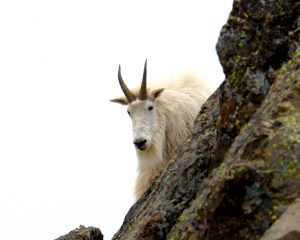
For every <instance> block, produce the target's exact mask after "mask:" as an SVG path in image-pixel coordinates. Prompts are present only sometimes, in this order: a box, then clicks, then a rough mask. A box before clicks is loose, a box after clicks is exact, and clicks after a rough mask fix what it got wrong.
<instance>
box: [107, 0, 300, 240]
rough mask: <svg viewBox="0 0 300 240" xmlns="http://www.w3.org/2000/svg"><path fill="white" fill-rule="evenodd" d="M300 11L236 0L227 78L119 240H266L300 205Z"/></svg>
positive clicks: (221, 44)
mask: <svg viewBox="0 0 300 240" xmlns="http://www.w3.org/2000/svg"><path fill="white" fill-rule="evenodd" d="M299 13H300V1H296V0H262V1H257V0H255V1H254V0H247V1H246V0H236V1H235V2H234V5H233V10H232V12H231V15H230V17H229V19H228V23H227V24H226V25H225V26H224V27H223V29H222V31H221V34H220V37H219V41H218V44H217V52H218V55H219V58H220V62H221V64H222V65H223V69H224V73H225V74H226V79H225V81H224V82H223V84H222V85H221V86H220V88H219V89H218V90H217V91H216V92H215V93H214V94H213V95H212V96H211V97H210V98H209V100H208V101H207V102H206V103H205V104H204V106H203V108H202V110H201V112H200V114H199V116H198V117H197V119H196V123H195V127H194V133H193V135H192V136H191V138H190V139H189V140H188V141H187V142H186V144H185V145H184V146H183V147H182V149H180V151H179V152H178V155H177V156H176V157H175V158H174V159H173V161H171V162H170V164H169V166H168V167H167V169H166V170H165V171H164V172H163V173H162V174H161V176H159V177H158V178H157V179H156V181H155V182H154V183H153V185H152V187H151V188H150V189H149V190H148V191H147V192H146V193H145V194H144V195H143V196H142V197H141V198H140V199H139V201H138V202H137V203H136V204H135V205H133V206H132V208H131V209H130V211H129V212H128V214H127V216H126V217H125V220H124V223H123V225H122V226H121V228H120V230H119V231H118V232H117V233H116V234H115V236H114V238H113V239H174V240H175V239H224V240H226V239H231V240H232V239H260V237H261V236H262V235H263V234H264V232H265V231H266V230H268V229H269V228H270V226H271V225H272V224H273V222H275V221H276V220H277V219H278V218H279V217H280V216H281V214H282V213H283V212H285V210H286V209H287V208H288V206H289V204H291V203H292V202H294V200H295V199H296V198H299V196H300V80H299V79H300V48H299V37H300V30H299V29H300V15H299ZM289 234H290V235H289ZM295 234H297V232H296V233H295V232H294V233H293V232H291V233H287V235H286V236H295Z"/></svg>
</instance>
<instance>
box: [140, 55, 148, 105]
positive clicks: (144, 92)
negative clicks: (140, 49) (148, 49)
mask: <svg viewBox="0 0 300 240" xmlns="http://www.w3.org/2000/svg"><path fill="white" fill-rule="evenodd" d="M139 99H140V100H146V99H147V59H146V61H145V66H144V74H143V80H142V85H141V88H140V93H139Z"/></svg>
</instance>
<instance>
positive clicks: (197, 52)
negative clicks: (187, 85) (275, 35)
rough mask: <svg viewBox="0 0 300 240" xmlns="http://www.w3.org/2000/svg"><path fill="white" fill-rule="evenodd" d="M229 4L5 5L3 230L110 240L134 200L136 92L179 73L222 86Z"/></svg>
mask: <svg viewBox="0 0 300 240" xmlns="http://www.w3.org/2000/svg"><path fill="white" fill-rule="evenodd" d="M231 6H232V0H210V1H190V0H185V1H174V0H173V1H166V0H165V1H162V0H160V1H158V0H152V1H143V0H139V1H138V0H136V1H133V0H130V1H122V0H110V1H95V0H94V1H93V0H91V1H78V0H51V1H41V0H36V1H34V0H28V1H22V0H19V1H17V0H10V1H8V0H7V1H5V0H2V1H0V232H1V239H5V240H20V239H30V240H41V239H45V240H46V239H54V238H57V237H59V236H60V235H63V234H66V233H68V232H69V231H70V230H72V229H74V228H76V227H78V226H79V224H83V225H85V226H95V227H99V228H100V229H101V230H102V232H103V233H104V235H105V239H106V240H108V239H111V237H112V235H113V234H114V233H115V232H116V231H117V230H118V228H119V227H120V226H121V224H122V221H123V218H124V217H125V214H126V213H127V211H128V209H129V208H130V206H131V205H132V204H133V201H134V200H133V187H134V181H135V178H136V161H137V160H136V156H135V151H134V147H133V144H132V134H131V122H130V119H129V117H128V116H127V113H126V109H125V108H124V107H122V106H119V105H117V104H113V103H111V102H109V99H111V98H114V97H118V96H119V95H121V90H120V88H119V85H118V82H117V69H118V64H121V65H122V75H123V78H124V80H125V81H126V83H127V85H129V86H130V87H133V86H135V85H136V84H140V81H141V77H142V71H143V64H144V61H145V59H146V58H147V59H148V81H149V82H151V81H156V80H161V79H168V78H170V77H172V76H175V75H176V74H178V73H181V72H183V71H192V72H195V73H197V74H200V75H202V76H203V78H204V79H206V80H207V82H208V83H209V84H211V85H212V86H213V87H215V88H216V87H217V86H218V85H219V84H220V83H221V82H222V81H223V79H224V76H223V73H222V69H221V66H220V64H219V62H218V58H217V55H216V52H215V44H216V42H217V38H218V35H219V31H220V29H221V27H222V25H223V24H225V22H226V20H227V17H228V14H229V11H230V9H231Z"/></svg>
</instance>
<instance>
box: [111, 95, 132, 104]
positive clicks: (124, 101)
mask: <svg viewBox="0 0 300 240" xmlns="http://www.w3.org/2000/svg"><path fill="white" fill-rule="evenodd" d="M110 101H111V102H114V103H119V104H122V105H128V100H127V98H126V97H119V98H114V99H111V100H110Z"/></svg>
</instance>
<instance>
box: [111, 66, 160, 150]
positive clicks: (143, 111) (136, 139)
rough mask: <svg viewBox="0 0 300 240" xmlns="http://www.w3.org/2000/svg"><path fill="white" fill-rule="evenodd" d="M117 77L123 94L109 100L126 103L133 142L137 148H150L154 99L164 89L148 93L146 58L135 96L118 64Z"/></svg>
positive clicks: (155, 125)
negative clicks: (130, 121) (139, 85)
mask: <svg viewBox="0 0 300 240" xmlns="http://www.w3.org/2000/svg"><path fill="white" fill-rule="evenodd" d="M118 79H119V83H120V86H121V88H122V91H123V93H124V95H125V96H124V97H120V98H116V99H112V100H111V101H112V102H116V103H120V104H123V105H128V107H127V112H128V114H129V116H130V117H131V120H132V130H133V143H134V145H135V147H136V148H137V149H138V150H141V151H144V150H147V149H149V148H150V146H151V144H152V139H153V134H154V132H155V131H156V130H157V124H158V123H157V109H156V99H157V98H158V97H159V96H160V94H161V93H162V92H163V90H164V89H163V88H159V89H155V90H152V91H151V92H150V93H149V92H148V91H147V60H146V61H145V66H144V73H143V80H142V84H141V87H140V89H139V93H138V94H137V96H136V95H134V93H133V92H132V91H130V90H129V89H128V87H127V86H126V84H125V83H124V81H123V79H122V75H121V67H120V66H119V72H118Z"/></svg>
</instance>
